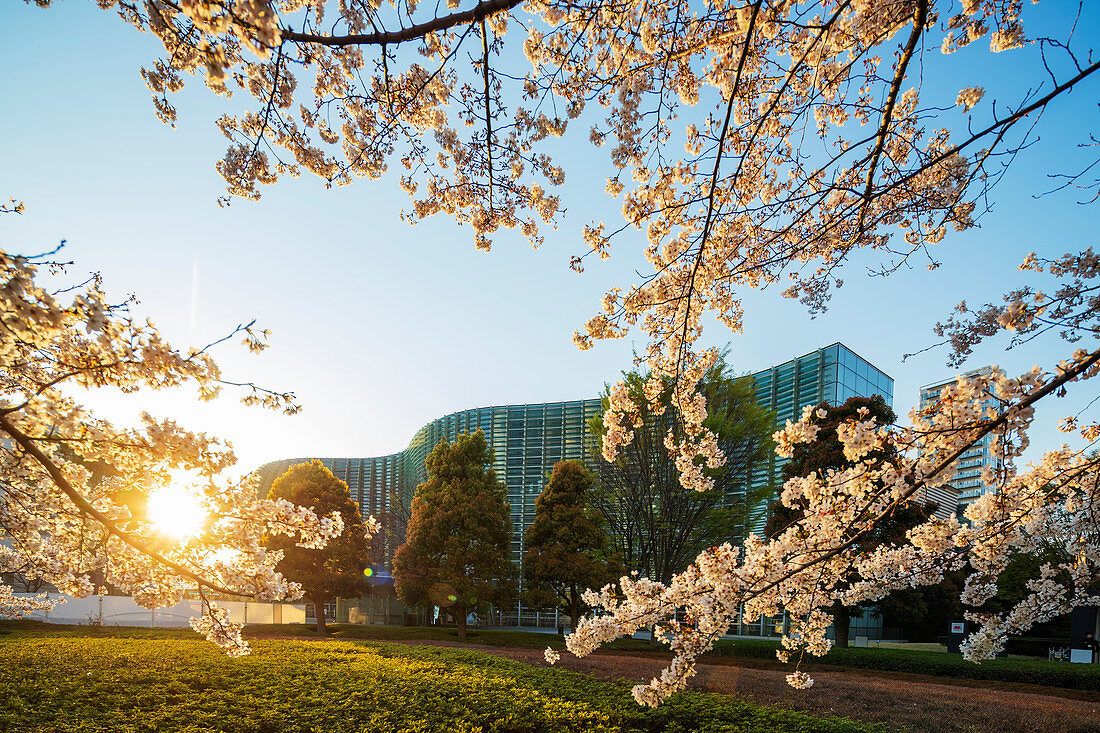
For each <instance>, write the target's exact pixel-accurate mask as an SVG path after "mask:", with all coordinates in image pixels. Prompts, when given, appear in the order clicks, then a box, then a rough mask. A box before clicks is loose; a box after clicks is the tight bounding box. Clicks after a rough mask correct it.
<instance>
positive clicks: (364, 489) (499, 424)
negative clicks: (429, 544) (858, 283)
mask: <svg viewBox="0 0 1100 733" xmlns="http://www.w3.org/2000/svg"><path fill="white" fill-rule="evenodd" d="M752 377H753V380H754V381H755V384H756V397H757V400H758V401H759V402H760V403H761V404H762V405H763V406H764V407H767V408H768V409H771V410H775V413H776V425H777V427H779V426H782V425H784V424H785V423H786V421H787V420H797V419H798V417H799V415H801V414H802V408H803V407H805V406H806V405H816V404H819V403H821V402H828V403H830V404H838V403H841V402H844V401H845V400H847V399H848V398H849V397H852V396H857V395H859V396H870V395H873V394H880V395H882V396H883V397H884V398H885V399H886V402H887V404H890V403H891V402H892V400H893V396H894V380H892V379H891V378H890V377H889V376H887V375H886V374H885V373H883V372H882V371H881V370H880V369H878V368H877V367H875V366H873V365H872V364H871V363H870V362H868V361H866V360H865V359H863V358H861V357H860V356H858V355H857V354H856V353H855V352H853V351H852V350H851V349H849V348H848V347H846V346H844V345H843V344H840V343H835V344H832V345H830V346H825V347H823V348H820V349H817V350H816V351H812V352H810V353H809V354H804V355H803V356H800V357H798V358H796V359H791V360H790V361H787V362H784V363H782V364H778V365H776V366H774V367H771V368H769V369H764V370H761V371H759V372H756V373H755V374H753V375H752ZM599 412H600V400H599V399H598V398H593V399H585V400H574V401H572V402H548V403H542V404H530V405H500V406H496V407H480V408H475V409H472V410H463V411H461V412H455V413H452V414H450V415H445V416H443V417H441V418H438V419H436V420H433V421H432V422H430V423H428V424H427V425H425V426H424V427H422V428H421V429H420V430H418V431H417V432H416V434H415V435H414V436H413V438H412V440H411V441H410V442H409V446H408V448H406V449H405V450H403V451H401V452H400V453H394V454H392V455H388V456H380V457H377V458H321V459H319V460H320V461H321V462H322V463H324V464H325V466H327V467H328V469H329V470H330V471H332V472H333V473H334V474H335V475H336V476H337V478H340V479H342V480H343V481H345V482H346V483H347V485H348V489H349V490H350V491H351V496H352V499H353V500H355V501H356V502H358V504H359V508H360V510H361V511H362V512H363V514H364V515H366V514H373V515H375V516H381V515H383V514H385V513H387V512H390V511H391V510H393V509H395V506H394V502H397V501H400V502H401V503H402V505H403V506H406V507H407V506H408V503H409V502H410V501H411V500H412V495H413V492H414V491H415V490H416V486H417V484H419V483H422V482H423V481H424V480H426V479H427V473H426V471H425V468H424V459H425V458H427V456H428V453H429V452H430V451H431V449H432V448H433V447H435V445H436V444H437V443H439V441H440V440H442V439H443V438H447V439H448V440H454V439H455V438H456V437H457V436H458V435H459V434H461V433H472V432H474V431H476V430H479V429H480V430H482V431H484V433H485V439H486V441H488V443H489V447H490V448H491V449H492V451H493V464H492V467H493V469H494V470H495V471H496V474H497V478H498V479H499V480H500V481H502V482H503V483H504V485H505V486H506V487H507V490H508V503H509V504H510V505H511V512H512V531H513V536H512V556H513V560H514V561H515V562H516V563H517V564H518V563H519V562H520V559H521V558H522V557H523V550H524V546H523V536H524V533H525V531H526V530H527V528H528V527H530V526H531V523H532V522H533V521H534V518H535V499H537V498H538V495H539V494H540V493H541V492H542V489H543V488H544V487H545V485H546V481H547V479H548V478H549V475H550V471H551V470H552V469H553V467H554V464H555V463H557V462H558V461H568V460H578V461H585V462H588V461H592V460H595V458H596V457H595V456H594V455H592V445H591V439H590V436H589V429H588V421H589V420H591V419H592V418H593V417H594V416H595V415H597V414H598V413H599ZM303 460H308V459H305V458H295V459H287V460H282V461H275V462H273V463H268V464H266V465H264V466H262V467H260V468H259V469H258V471H257V473H258V474H259V476H260V488H261V491H262V492H264V493H265V494H266V492H267V490H268V488H269V487H270V486H271V482H272V481H274V480H275V478H276V477H277V476H279V475H280V474H281V473H282V472H283V471H285V470H286V469H287V468H289V467H290V466H291V465H293V464H295V463H300V462H301V461H303ZM783 462H784V459H781V458H779V457H777V456H774V455H773V456H772V457H771V459H770V461H769V463H768V464H767V465H765V466H763V467H761V469H760V470H758V471H757V472H756V474H754V476H753V479H752V481H753V486H761V485H771V486H778V485H779V481H780V472H781V470H782V467H783ZM763 509H764V507H762V509H761V517H760V519H759V521H758V522H757V523H756V524H755V525H754V526H753V529H754V530H755V531H758V532H759V531H762V530H763V526H764V517H763ZM396 550H397V548H396V547H390V546H387V547H386V561H387V562H388V561H389V560H390V559H392V557H393V553H394V552H395V551H396Z"/></svg>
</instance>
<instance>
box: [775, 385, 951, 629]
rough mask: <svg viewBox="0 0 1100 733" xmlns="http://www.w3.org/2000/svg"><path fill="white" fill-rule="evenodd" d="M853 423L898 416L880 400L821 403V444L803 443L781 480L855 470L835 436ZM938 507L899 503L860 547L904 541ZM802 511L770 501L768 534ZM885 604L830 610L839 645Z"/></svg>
mask: <svg viewBox="0 0 1100 733" xmlns="http://www.w3.org/2000/svg"><path fill="white" fill-rule="evenodd" d="M855 418H861V419H873V420H875V422H876V423H878V424H880V425H889V424H891V423H893V422H894V421H895V420H896V419H897V416H896V415H895V414H894V411H893V409H891V407H890V406H889V405H887V404H886V400H885V399H883V397H882V395H872V396H871V397H850V398H849V399H848V400H847V401H846V402H844V404H841V405H830V404H829V403H827V402H823V403H821V404H820V405H818V406H817V409H816V416H815V422H814V424H815V425H817V426H818V428H819V431H818V433H817V439H816V440H814V441H812V442H809V443H801V444H799V445H797V446H796V447H795V448H794V451H793V452H792V455H791V459H790V460H789V461H788V462H787V463H786V464H784V466H783V480H784V481H786V480H788V479H790V478H793V477H795V476H808V475H810V474H815V473H817V474H822V475H823V474H825V473H826V472H827V471H829V470H840V469H844V468H849V467H851V466H852V465H854V463H853V461H851V460H849V459H848V458H846V457H845V455H844V446H843V445H842V444H841V442H840V438H839V437H837V427H838V426H840V425H841V424H842V423H844V422H845V421H846V420H851V419H855ZM897 454H898V450H897V447H896V446H894V445H893V444H887V445H885V446H884V447H882V448H880V449H876V450H874V451H871V452H870V453H869V454H868V456H867V458H866V460H871V461H875V462H892V461H896V459H897ZM936 508H937V505H936V504H935V503H933V502H921V501H916V500H913V501H909V502H906V503H904V504H899V505H898V506H897V507H896V508H895V509H894V512H893V513H892V514H891V516H890V517H887V518H886V519H884V520H883V521H881V522H879V523H878V525H876V527H875V528H874V530H873V531H870V532H866V533H864V534H863V535H861V536H860V538H859V540H858V543H857V546H858V547H860V548H862V549H864V550H865V551H869V550H871V549H873V548H875V547H877V546H879V545H882V544H884V543H889V542H894V543H898V542H903V541H904V540H905V533H906V531H908V530H909V529H910V528H912V527H915V526H917V525H918V524H920V523H921V522H924V521H926V520H927V519H928V518H929V517H931V516H932V515H933V514H934V513H935V511H936ZM803 516H804V511H803V508H802V507H801V506H795V507H789V506H785V505H784V504H783V503H782V502H780V501H774V502H772V504H771V506H770V507H769V517H768V524H767V527H766V528H765V534H767V535H768V536H773V535H775V534H777V533H779V532H782V531H783V530H785V529H786V528H787V527H789V526H790V525H791V524H792V523H794V522H796V521H800V520H802V519H803ZM857 579H858V577H857V575H856V574H854V573H848V574H846V575H844V576H842V577H841V578H840V579H839V582H838V584H839V585H840V586H842V587H844V586H847V585H848V584H850V583H852V582H854V581H856V580H857ZM916 599H917V596H916V595H915V594H910V595H909V596H905V595H899V597H898V599H897V600H898V602H899V603H898V605H900V602H902V601H909V602H910V603H912V602H913V601H914V600H916ZM882 604H883V600H879V601H878V602H875V603H862V604H859V605H857V606H846V605H844V604H842V603H840V602H839V601H838V602H836V603H834V604H833V605H832V606H830V607H829V608H828V609H827V610H828V612H829V613H830V614H832V617H833V630H834V632H835V633H834V636H835V641H836V645H837V646H838V647H847V646H848V635H849V632H850V629H851V623H852V619H853V618H857V617H859V616H861V615H862V614H863V612H864V611H866V610H875V609H876V608H877V609H881V608H882Z"/></svg>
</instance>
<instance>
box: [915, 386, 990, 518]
mask: <svg viewBox="0 0 1100 733" xmlns="http://www.w3.org/2000/svg"><path fill="white" fill-rule="evenodd" d="M992 369H993V368H992V367H989V366H984V367H982V368H980V369H973V370H971V371H969V372H964V373H963V374H961V375H958V376H954V377H951V378H950V379H945V380H943V381H941V382H934V383H933V384H926V385H925V386H923V387H921V388H920V409H922V410H924V409H926V408H928V407H930V406H932V405H934V404H935V403H936V402H937V401H939V399H940V393H941V392H942V391H943V388H944V387H946V386H948V385H951V384H955V382H956V381H957V380H958V378H959V377H960V376H962V377H973V376H985V375H987V374H989V373H990V372H991V371H992ZM982 406H983V407H996V399H995V398H993V397H990V398H989V399H987V400H985V401H984V402H982ZM992 442H993V436H992V435H986V436H984V437H983V438H982V439H981V441H979V442H978V443H977V444H975V445H973V446H971V447H970V448H969V449H968V450H967V451H966V452H965V453H963V454H962V455H961V456H959V458H958V459H957V460H956V461H955V463H954V464H953V465H952V466H951V469H950V470H951V477H950V479H949V485H950V486H951V487H953V488H954V490H955V491H956V492H957V497H956V499H955V502H956V503H955V511H956V513H957V514H958V516H959V517H962V515H963V512H964V511H966V507H967V506H968V505H969V504H973V503H974V502H975V501H976V500H977V499H978V497H980V496H982V495H983V494H988V493H990V492H993V491H995V490H996V489H995V488H994V487H991V486H988V485H987V484H986V483H985V482H984V481H982V470H983V469H984V468H986V467H990V468H993V469H995V468H996V467H997V457H996V456H994V455H993V451H992V450H991V446H992Z"/></svg>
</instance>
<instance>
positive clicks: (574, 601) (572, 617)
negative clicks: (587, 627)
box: [569, 585, 581, 634]
mask: <svg viewBox="0 0 1100 733" xmlns="http://www.w3.org/2000/svg"><path fill="white" fill-rule="evenodd" d="M580 620H581V602H580V598H579V597H578V595H577V586H575V585H574V586H572V587H571V588H570V596H569V623H570V624H571V625H570V627H569V633H571V634H572V633H574V632H576V630H577V623H578V622H580Z"/></svg>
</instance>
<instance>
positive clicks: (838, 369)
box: [752, 342, 894, 534]
mask: <svg viewBox="0 0 1100 733" xmlns="http://www.w3.org/2000/svg"><path fill="white" fill-rule="evenodd" d="M752 378H753V381H754V382H755V383H756V400H757V402H759V403H760V404H761V405H762V406H764V407H766V408H768V409H770V410H775V424H776V427H777V428H779V427H782V426H784V425H786V424H787V421H788V420H791V421H795V420H798V419H799V417H801V416H802V410H803V408H805V407H806V406H807V405H819V404H821V403H822V402H827V403H829V404H830V405H839V404H841V403H843V402H846V401H847V400H848V398H850V397H871V396H872V395H882V397H883V399H885V400H886V404H888V405H891V406H892V405H893V402H894V380H893V379H892V378H891V377H890V376H888V375H887V374H886V373H885V372H883V371H882V370H881V369H879V368H878V367H876V366H875V365H874V364H872V363H871V362H869V361H867V360H866V359H864V358H863V357H861V356H859V355H858V354H856V353H855V352H854V351H852V350H851V349H849V348H848V347H847V346H845V345H844V344H842V343H839V342H837V343H835V344H830V345H829V346H823V347H822V348H820V349H817V350H816V351H811V352H810V353H808V354H803V355H802V356H799V357H797V358H795V359H791V360H790V361H785V362H783V363H782V364H776V365H775V366H773V367H771V368H770V369H763V370H761V371H759V372H756V373H755V374H753V375H752ZM786 462H787V459H786V458H781V457H779V456H777V455H775V454H774V453H773V454H772V455H771V457H770V459H769V461H768V463H767V464H766V465H764V466H761V467H760V468H759V469H758V470H757V471H756V472H755V473H754V474H753V478H752V485H753V488H759V487H764V486H774V487H777V488H778V487H779V486H781V485H782V483H783V477H782V473H783V464H785V463H786ZM766 523H767V506H766V505H763V506H761V507H760V510H759V512H758V513H757V515H756V520H755V521H754V522H753V524H752V531H754V532H756V533H757V534H762V533H763V531H764V525H765V524H766Z"/></svg>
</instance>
